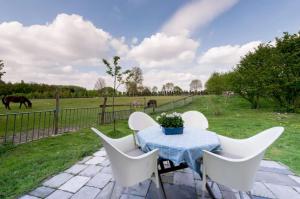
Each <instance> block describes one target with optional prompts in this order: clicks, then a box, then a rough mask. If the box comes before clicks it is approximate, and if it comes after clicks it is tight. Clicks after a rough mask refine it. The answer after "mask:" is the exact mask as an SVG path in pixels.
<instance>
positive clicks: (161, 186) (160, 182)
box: [158, 174, 167, 199]
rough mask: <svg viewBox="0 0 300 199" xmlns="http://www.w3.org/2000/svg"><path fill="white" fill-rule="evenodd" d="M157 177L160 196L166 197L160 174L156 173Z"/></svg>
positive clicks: (165, 198)
mask: <svg viewBox="0 0 300 199" xmlns="http://www.w3.org/2000/svg"><path fill="white" fill-rule="evenodd" d="M158 179H159V184H160V191H161V193H162V196H163V198H164V199H167V195H166V192H165V188H164V185H163V182H162V180H161V176H160V174H158Z"/></svg>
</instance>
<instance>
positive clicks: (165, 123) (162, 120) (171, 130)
mask: <svg viewBox="0 0 300 199" xmlns="http://www.w3.org/2000/svg"><path fill="white" fill-rule="evenodd" d="M156 120H157V122H158V123H159V124H160V125H161V127H162V130H163V132H164V134H166V135H175V134H182V133H183V120H182V117H181V114H180V113H176V112H174V113H171V114H166V113H162V114H160V115H159V116H157V117H156Z"/></svg>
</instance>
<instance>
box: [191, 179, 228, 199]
mask: <svg viewBox="0 0 300 199" xmlns="http://www.w3.org/2000/svg"><path fill="white" fill-rule="evenodd" d="M195 183H196V187H195V188H196V193H197V195H200V196H201V195H202V181H200V180H196V181H195ZM209 186H211V183H209ZM212 191H213V193H214V195H215V197H216V198H217V199H222V193H221V190H220V188H219V186H218V184H217V183H214V185H213V187H212ZM205 195H206V197H209V195H208V192H207V191H205Z"/></svg>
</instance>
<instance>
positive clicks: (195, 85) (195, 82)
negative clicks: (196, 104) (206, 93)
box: [190, 79, 202, 93]
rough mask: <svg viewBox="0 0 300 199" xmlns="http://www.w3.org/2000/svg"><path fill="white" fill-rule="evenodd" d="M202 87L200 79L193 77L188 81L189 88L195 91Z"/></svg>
mask: <svg viewBox="0 0 300 199" xmlns="http://www.w3.org/2000/svg"><path fill="white" fill-rule="evenodd" d="M201 88H202V82H201V80H200V79H194V80H192V81H191V83H190V90H191V91H194V92H195V93H196V92H197V91H199V90H200V89H201Z"/></svg>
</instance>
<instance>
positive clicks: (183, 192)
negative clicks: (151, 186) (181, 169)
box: [164, 184, 197, 199]
mask: <svg viewBox="0 0 300 199" xmlns="http://www.w3.org/2000/svg"><path fill="white" fill-rule="evenodd" d="M164 188H165V191H166V195H167V198H172V199H183V198H184V199H195V198H197V194H196V190H195V187H190V186H185V185H177V184H174V185H172V184H164Z"/></svg>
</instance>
